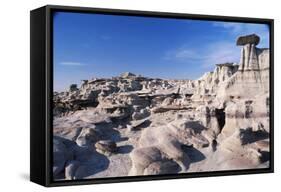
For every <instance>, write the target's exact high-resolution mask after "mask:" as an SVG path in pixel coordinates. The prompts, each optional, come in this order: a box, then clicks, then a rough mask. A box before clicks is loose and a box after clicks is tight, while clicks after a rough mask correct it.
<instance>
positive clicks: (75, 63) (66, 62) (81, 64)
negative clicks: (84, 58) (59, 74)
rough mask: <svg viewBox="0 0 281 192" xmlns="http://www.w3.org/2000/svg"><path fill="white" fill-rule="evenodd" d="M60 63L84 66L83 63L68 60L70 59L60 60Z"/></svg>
mask: <svg viewBox="0 0 281 192" xmlns="http://www.w3.org/2000/svg"><path fill="white" fill-rule="evenodd" d="M60 65H65V66H85V65H86V64H85V63H80V62H70V61H63V62H60Z"/></svg>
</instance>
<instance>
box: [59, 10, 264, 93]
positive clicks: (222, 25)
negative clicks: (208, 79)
mask: <svg viewBox="0 0 281 192" xmlns="http://www.w3.org/2000/svg"><path fill="white" fill-rule="evenodd" d="M252 33H256V34H258V35H259V36H260V37H261V42H260V44H259V45H258V47H269V29H268V26H267V25H264V24H247V23H229V22H215V21H199V20H179V19H167V18H166V19H163V18H147V17H135V16H111V15H100V14H87V13H67V12H57V13H56V14H55V16H54V90H56V91H63V90H66V89H67V88H68V86H69V85H70V84H72V83H76V84H80V82H81V80H83V79H91V78H93V77H112V76H118V75H119V74H120V73H122V72H126V71H130V72H133V73H135V74H141V75H143V76H148V77H159V78H166V79H197V78H199V77H200V76H201V75H203V74H204V73H205V72H207V71H212V70H213V69H214V67H215V64H217V63H223V62H237V63H238V62H239V56H240V47H237V46H236V45H235V44H236V39H237V37H238V36H240V35H246V34H252Z"/></svg>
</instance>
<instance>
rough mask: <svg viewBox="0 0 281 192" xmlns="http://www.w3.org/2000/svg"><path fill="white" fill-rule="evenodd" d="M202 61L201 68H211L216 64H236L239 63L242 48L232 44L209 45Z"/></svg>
mask: <svg viewBox="0 0 281 192" xmlns="http://www.w3.org/2000/svg"><path fill="white" fill-rule="evenodd" d="M203 55H205V56H204V58H203V59H202V63H201V67H203V68H211V67H214V65H215V64H220V63H226V62H234V63H238V62H239V58H240V48H239V47H237V46H235V44H233V43H232V42H218V43H214V44H211V45H209V46H208V47H207V48H206V50H205V52H204V54H203Z"/></svg>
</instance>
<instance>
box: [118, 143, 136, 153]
mask: <svg viewBox="0 0 281 192" xmlns="http://www.w3.org/2000/svg"><path fill="white" fill-rule="evenodd" d="M133 149H134V147H133V146H132V145H123V146H120V147H118V151H117V152H118V153H121V154H126V153H130V152H131V151H132V150H133Z"/></svg>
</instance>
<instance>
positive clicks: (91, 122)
mask: <svg viewBox="0 0 281 192" xmlns="http://www.w3.org/2000/svg"><path fill="white" fill-rule="evenodd" d="M259 41H260V38H259V37H258V36H257V35H255V34H253V35H248V36H243V37H239V38H238V39H237V42H236V44H237V45H239V46H242V47H241V59H240V63H239V64H236V63H222V64H216V65H215V69H214V71H213V72H207V73H205V74H204V75H203V76H202V77H201V78H199V79H197V80H188V79H186V80H176V79H172V80H169V79H158V78H150V77H143V76H140V75H135V74H133V73H130V72H125V73H123V74H121V75H120V76H117V77H112V78H93V79H90V80H83V81H82V83H81V86H80V87H78V86H77V85H75V84H73V85H71V86H70V87H69V90H68V91H65V92H60V93H58V92H54V96H53V103H54V108H53V114H54V121H53V126H54V127H53V133H54V140H53V146H54V147H53V150H54V151H53V152H54V159H53V163H54V164H53V165H54V166H53V174H54V178H55V179H57V180H60V179H81V178H98V177H114V176H127V175H154V174H171V173H182V172H200V171H218V170H232V169H235V170H236V169H251V168H265V167H268V162H269V154H270V150H269V148H270V140H269V134H270V126H269V111H270V109H269V105H270V103H269V102H270V98H269V96H270V95H269V91H270V90H269V49H265V48H262V49H261V48H257V47H256V45H258V43H259Z"/></svg>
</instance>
